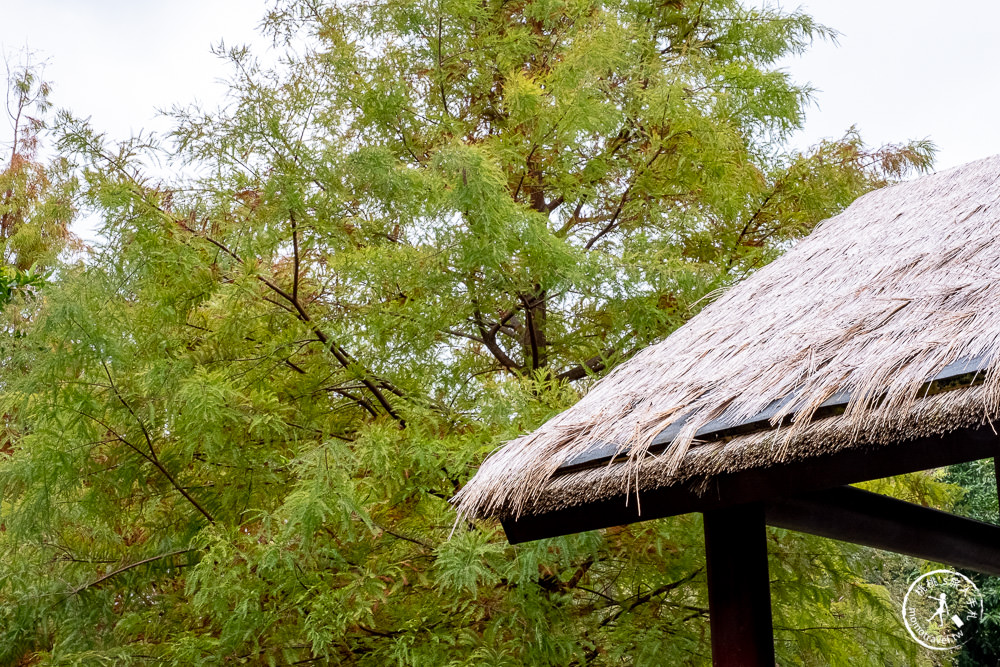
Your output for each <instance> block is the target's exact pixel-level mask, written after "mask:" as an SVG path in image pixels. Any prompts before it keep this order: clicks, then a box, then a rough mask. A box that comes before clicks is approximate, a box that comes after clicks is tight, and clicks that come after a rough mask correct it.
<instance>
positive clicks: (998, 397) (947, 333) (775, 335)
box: [455, 156, 1000, 667]
mask: <svg viewBox="0 0 1000 667" xmlns="http://www.w3.org/2000/svg"><path fill="white" fill-rule="evenodd" d="M995 422H998V423H1000V156H997V157H992V158H987V159H984V160H980V161H978V162H974V163H971V164H968V165H965V166H962V167H958V168H955V169H951V170H948V171H944V172H940V173H937V174H933V175H930V176H926V177H924V178H920V179H916V180H913V181H909V182H906V183H900V184H897V185H893V186H890V187H886V188H883V189H881V190H877V191H875V192H872V193H870V194H868V195H865V196H864V197H861V198H860V199H858V200H857V201H856V202H855V203H854V204H853V205H851V206H850V207H849V208H848V209H847V210H846V211H845V212H843V213H842V214H840V215H838V216H836V217H834V218H830V219H829V220H826V221H824V222H823V223H821V224H820V225H819V226H818V227H817V228H816V229H815V231H813V233H812V234H810V235H809V236H808V237H807V238H805V239H803V240H802V241H801V242H799V243H798V244H797V245H795V246H794V247H793V248H792V249H790V250H789V251H788V252H787V253H786V254H785V255H783V256H782V257H781V258H780V259H778V260H776V261H775V262H773V263H771V264H770V265H768V266H766V267H764V268H763V269H761V270H760V271H758V272H757V273H755V274H754V275H752V276H751V277H750V278H748V279H747V280H745V281H743V282H741V283H739V284H738V285H736V286H735V287H733V288H732V289H730V290H729V291H728V292H726V293H725V294H724V295H723V296H721V297H720V298H719V299H718V300H716V301H715V302H714V303H712V304H710V305H709V306H707V307H705V309H704V310H702V311H701V312H700V313H699V314H698V315H696V316H695V317H693V318H692V319H691V320H690V321H689V322H688V323H687V324H685V325H684V326H683V327H681V328H680V329H678V330H677V331H675V332H674V333H673V334H672V335H670V336H669V337H668V338H666V339H665V340H663V341H662V342H660V343H658V344H656V345H653V346H651V347H649V348H647V349H646V350H644V351H642V352H641V353H639V354H637V355H636V356H635V357H633V358H632V359H630V360H629V361H627V362H626V363H623V364H622V365H620V366H619V367H618V368H616V369H615V370H614V371H613V372H611V373H609V374H608V375H607V376H606V377H605V378H603V379H602V380H601V381H600V382H598V383H596V384H595V385H594V387H593V388H592V390H591V391H590V392H589V393H588V394H587V395H586V396H585V397H584V398H583V399H581V400H580V401H579V402H578V403H577V404H576V405H575V406H574V407H572V408H570V409H568V410H566V411H565V412H563V413H561V414H559V415H557V416H556V417H554V418H552V419H551V420H549V421H548V422H547V423H545V424H544V425H543V426H541V427H540V428H539V429H538V430H537V431H535V432H533V433H530V434H528V435H525V436H523V437H520V438H518V439H516V440H513V441H511V442H509V443H507V444H506V445H505V446H504V447H503V448H502V449H500V450H499V451H497V452H496V453H494V454H493V455H492V456H490V457H489V458H488V459H487V460H486V462H485V463H484V464H483V465H482V467H481V468H480V470H479V471H478V473H477V474H476V475H475V477H473V479H472V480H471V481H470V482H469V483H468V484H467V485H466V486H465V487H464V488H463V489H462V490H461V492H460V493H459V494H458V495H457V496H456V498H455V502H456V504H457V507H458V510H459V512H460V513H461V514H463V515H464V516H467V517H470V518H471V517H475V518H488V517H493V518H498V519H499V520H500V521H501V522H502V524H503V527H504V530H505V532H506V534H507V537H508V539H509V541H510V542H511V543H518V542H525V541H529V540H535V539H540V538H544V537H552V536H556V535H565V534H569V533H574V532H579V531H585V530H591V529H596V528H603V527H608V526H615V525H622V524H627V523H632V522H636V521H645V520H648V519H655V518H659V517H665V516H671V515H676V514H682V513H686V512H702V513H703V514H704V531H705V547H706V560H707V568H708V589H709V607H710V624H711V635H712V655H713V663H714V664H715V665H733V666H735V665H740V666H744V667H745V666H748V665H773V664H774V648H773V637H772V627H771V610H770V590H769V584H768V572H767V554H766V545H765V526H766V525H772V526H779V527H783V528H787V529H791V530H797V531H804V532H808V533H813V534H817V535H822V536H825V537H830V538H834V539H838V540H846V541H850V542H854V543H858V544H864V545H868V546H872V547H877V548H880V549H887V550H891V551H895V552H899V553H904V554H909V555H912V556H916V557H920V558H925V559H928V560H932V561H936V562H943V563H948V564H951V565H954V566H956V567H963V568H969V569H972V570H976V571H979V572H983V573H987V574H991V575H1000V527H997V526H994V525H990V524H986V523H982V522H978V521H973V520H970V519H966V518H962V517H958V516H954V515H951V514H948V513H945V512H940V511H937V510H934V509H930V508H926V507H922V506H919V505H915V504H911V503H907V502H903V501H900V500H897V499H894V498H890V497H886V496H883V495H878V494H874V493H870V492H866V491H862V490H860V489H857V488H854V487H851V486H848V485H850V484H853V483H856V482H862V481H866V480H871V479H877V478H880V477H887V476H891V475H898V474H902V473H907V472H914V471H918V470H926V469H930V468H936V467H940V466H946V465H950V464H955V463H960V462H965V461H971V460H975V459H982V458H988V457H994V456H995V455H997V454H1000V437H998V435H997V431H996V429H995ZM998 479H1000V475H998Z"/></svg>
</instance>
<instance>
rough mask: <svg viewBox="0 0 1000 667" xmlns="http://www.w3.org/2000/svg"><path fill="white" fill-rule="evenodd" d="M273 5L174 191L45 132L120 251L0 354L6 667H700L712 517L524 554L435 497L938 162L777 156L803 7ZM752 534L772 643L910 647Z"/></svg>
mask: <svg viewBox="0 0 1000 667" xmlns="http://www.w3.org/2000/svg"><path fill="white" fill-rule="evenodd" d="M266 25H267V27H268V29H269V30H271V31H272V33H273V35H274V37H275V39H276V40H277V41H278V43H279V44H282V45H284V46H285V47H286V48H287V58H286V61H285V62H284V63H283V65H282V66H281V67H279V68H278V69H277V70H276V71H267V70H262V69H261V68H260V67H259V66H258V65H257V64H256V63H255V61H254V60H253V59H252V57H251V56H250V55H249V54H248V53H247V52H246V51H245V50H242V49H236V50H233V51H231V52H230V53H229V54H228V55H229V57H231V58H232V60H233V62H234V65H235V72H236V74H235V75H234V80H233V82H232V96H233V97H232V99H233V104H232V106H231V107H230V108H229V109H228V110H225V111H218V112H214V111H213V112H204V111H200V110H197V109H184V110H179V111H178V112H177V114H176V115H177V129H176V131H175V134H174V138H175V139H176V141H177V146H178V149H177V154H176V156H175V157H176V158H177V159H180V160H186V161H189V162H191V163H194V164H195V165H197V166H198V167H199V172H200V173H202V174H204V176H203V178H201V179H200V180H198V181H197V182H194V183H181V182H177V183H155V182H152V181H151V180H149V179H146V178H145V177H144V176H143V173H142V168H141V165H142V158H143V155H144V153H145V151H147V150H149V148H150V147H149V146H148V145H147V144H146V143H145V142H143V141H141V140H136V141H133V142H129V143H126V144H124V145H121V146H111V145H108V144H107V143H106V142H105V140H104V139H103V137H101V136H100V135H99V134H98V133H95V132H94V131H93V130H92V129H91V128H89V127H87V126H86V124H84V123H80V122H78V121H75V120H73V119H72V118H70V117H69V116H66V115H64V116H62V117H61V120H60V126H59V129H60V132H61V133H62V147H63V150H64V151H65V152H66V155H67V157H68V158H70V159H72V160H73V161H74V163H75V165H76V168H77V172H76V173H77V174H78V175H79V177H80V182H81V183H82V184H83V190H84V192H83V195H84V201H83V203H84V204H85V205H87V206H89V207H93V208H95V209H97V210H99V211H100V212H101V215H102V218H103V221H104V228H103V232H104V234H105V237H106V239H107V240H106V244H105V246H104V248H103V249H102V252H100V253H99V254H96V255H95V256H94V257H93V259H92V261H90V262H88V263H86V264H79V265H66V266H62V267H60V269H59V271H58V272H57V274H56V275H55V276H54V277H53V279H52V282H51V283H50V284H49V285H47V286H46V287H45V288H44V297H45V298H44V299H43V300H41V301H40V302H39V303H38V304H37V309H36V310H35V311H33V316H32V317H31V318H29V320H30V321H29V322H28V326H27V330H26V333H25V337H24V340H23V344H20V345H17V346H15V347H14V348H13V349H14V351H13V353H12V357H11V364H9V367H10V369H11V371H10V372H9V373H8V374H7V376H5V377H4V387H5V393H4V395H3V401H4V409H5V411H6V412H7V414H8V415H10V420H11V427H10V430H11V432H12V434H13V435H12V438H13V440H12V442H13V444H12V446H10V447H8V448H6V449H5V450H4V453H3V454H2V458H0V494H2V496H0V498H2V504H0V521H2V525H3V530H2V531H0V662H5V663H10V664H16V663H19V662H30V661H37V662H46V663H88V664H89V663H102V662H106V663H112V662H113V663H131V662H136V663H138V662H145V661H160V662H165V663H170V664H183V665H188V664H201V663H205V664H211V663H217V662H225V661H244V662H257V663H266V664H289V663H295V662H302V661H316V662H323V663H330V664H359V665H386V664H400V665H434V666H437V665H466V664H467V665H481V664H495V665H517V664H532V665H535V664H537V665H543V664H595V665H600V664H635V665H661V664H670V665H700V664H705V663H706V662H707V660H708V651H709V649H708V642H707V601H706V594H705V590H704V552H703V546H702V537H701V524H700V521H699V519H698V518H697V517H694V516H682V517H677V518H674V519H670V520H662V521H655V522H648V523H644V524H639V525H634V526H629V527H624V528H618V529H611V530H608V531H604V532H601V533H596V532H595V533H587V534H582V535H574V536H569V537H564V538H559V539H551V540H544V541H540V542H537V543H533V544H529V545H523V546H519V547H516V548H515V547H511V546H509V545H507V544H506V542H505V541H504V539H503V536H502V534H501V533H500V531H499V529H498V527H497V526H494V525H492V524H485V523H484V524H477V525H466V524H460V525H458V526H455V525H454V522H455V517H454V515H453V513H452V511H451V509H450V506H449V505H448V502H447V500H448V498H450V497H451V496H452V495H453V494H454V493H455V491H456V490H457V489H458V488H460V486H461V485H462V484H463V483H464V482H465V480H467V479H468V477H469V476H470V475H471V473H472V472H473V471H474V470H475V467H476V465H477V464H478V463H479V462H480V461H481V460H482V458H483V457H484V456H485V454H486V453H487V452H488V451H489V450H491V449H492V448H494V447H495V446H497V445H498V444H499V443H501V442H503V441H504V440H506V439H509V438H511V437H513V436H515V435H517V434H519V433H522V432H524V431H526V430H528V429H531V428H533V427H535V426H537V425H538V424H540V423H541V422H542V421H543V420H544V419H546V418H547V417H549V416H551V415H553V414H555V413H556V412H558V411H559V410H562V409H564V408H565V407H567V406H568V405H571V404H572V403H573V402H574V401H575V400H576V399H577V398H578V397H579V395H580V394H581V393H582V392H583V391H585V390H586V387H587V386H588V385H589V383H590V382H591V381H592V378H593V377H594V376H595V375H598V374H600V373H602V372H604V371H605V370H606V369H607V368H610V367H611V366H613V365H614V364H616V363H618V362H620V361H621V360H623V359H626V358H628V357H629V356H630V355H632V354H634V353H635V352H636V351H637V350H639V349H642V348H643V347H645V346H647V345H648V344H650V343H651V342H654V341H656V340H659V339H661V338H662V337H664V336H666V335H668V334H669V333H670V332H671V331H672V330H673V329H674V328H676V327H677V326H679V325H680V324H682V323H683V322H684V321H685V320H686V319H687V318H689V317H690V316H691V315H692V314H694V313H695V312H696V311H697V310H698V308H699V307H700V306H701V305H702V304H704V303H705V302H706V301H708V300H710V298H711V296H712V294H714V293H715V291H716V290H718V289H720V288H723V287H725V286H727V285H729V284H731V283H733V282H734V281H736V280H739V279H740V278H741V277H743V276H744V275H746V274H747V273H748V272H750V271H752V270H754V269H755V268H756V267H759V266H761V265H762V264H764V263H766V262H767V261H769V260H770V259H772V258H773V257H775V256H776V255H777V254H779V253H780V252H781V251H782V250H783V249H785V248H787V247H788V245H789V244H791V243H793V242H794V241H795V240H796V239H797V238H800V237H801V236H802V235H803V234H805V233H807V232H808V231H809V230H810V229H811V228H812V226H813V225H814V224H815V223H816V222H818V221H819V220H821V219H823V218H825V217H828V216H829V215H831V214H834V213H836V212H838V211H839V210H841V209H842V208H843V207H844V206H846V205H847V204H849V203H850V202H851V201H852V200H853V199H854V198H855V197H857V196H858V195H859V194H861V193H863V192H865V191H867V190H869V189H870V188H873V187H876V186H879V185H882V184H884V183H886V182H887V181H889V180H892V179H895V178H898V177H900V176H902V175H903V174H905V173H906V172H908V171H909V170H911V169H925V168H927V167H928V165H929V162H930V158H931V149H930V146H929V145H927V144H924V143H917V144H910V145H905V146H895V147H892V146H890V147H885V148H882V149H877V150H870V149H867V148H865V146H864V145H863V143H862V142H861V140H860V139H859V137H858V136H857V134H856V133H855V132H853V131H850V132H848V134H847V135H846V136H845V137H844V138H843V139H842V140H839V141H831V142H827V143H824V144H822V145H820V146H818V147H816V148H815V149H814V150H813V151H811V152H809V153H808V154H800V153H791V154H789V153H787V152H786V151H784V149H783V141H784V139H785V138H786V137H787V136H788V133H789V132H790V131H791V130H792V129H794V128H795V127H797V126H798V125H799V124H800V123H801V120H802V113H803V108H804V105H805V104H806V102H807V101H808V95H809V90H808V89H807V88H805V87H802V86H798V85H796V84H794V83H793V82H792V81H790V80H789V78H788V77H787V75H785V74H784V73H782V72H781V71H779V70H776V69H775V67H774V64H775V62H776V61H777V60H778V59H779V58H781V57H783V56H785V55H788V54H794V53H798V52H800V51H802V50H803V49H804V48H805V47H806V46H807V45H808V44H809V42H810V41H811V40H812V39H814V38H821V37H824V36H826V35H828V34H829V32H828V31H827V30H826V29H825V28H823V27H821V26H818V25H816V24H815V23H814V22H813V21H812V20H811V19H810V18H809V17H808V16H805V15H804V14H802V13H799V12H793V13H787V14H786V13H781V12H779V11H777V10H770V9H767V10H760V11H749V10H746V9H744V8H742V7H741V6H740V5H739V4H738V3H737V2H734V1H732V0H712V1H709V2H701V3H697V4H693V3H687V2H682V1H678V0H666V1H663V2H652V3H651V2H635V1H633V0H612V1H609V2H596V1H593V0H528V1H523V2H513V3H511V2H500V1H494V0H488V1H487V2H482V1H480V0H477V1H475V2H472V1H471V0H446V1H445V0H435V1H434V2H430V1H428V0H390V1H385V2H377V3H368V4H363V3H350V2H345V3H330V4H322V3H318V2H312V1H308V2H307V1H301V2H299V1H290V2H284V3H282V4H280V5H279V6H278V8H277V9H276V10H275V11H274V12H273V13H272V14H271V15H270V16H269V17H268V19H267V22H266ZM936 484H937V483H936V482H935V481H934V480H933V479H931V478H927V477H923V478H915V481H912V483H910V484H909V486H906V485H900V488H901V489H903V488H905V489H907V490H909V491H910V492H914V493H920V494H924V497H927V498H939V497H940V492H939V491H938V487H937V486H936ZM893 488H895V487H893ZM453 529H454V535H452V531H453ZM449 537H450V539H449ZM771 544H772V547H771V548H772V552H773V553H772V568H774V569H773V572H775V573H780V575H779V576H778V580H779V584H778V585H777V586H776V588H775V613H776V619H777V621H776V622H777V623H778V626H779V627H778V633H779V639H780V641H779V643H778V651H779V656H780V659H781V660H782V662H783V663H788V664H803V665H818V664H828V663H829V661H830V657H831V656H845V657H846V658H856V659H859V660H864V659H866V656H870V655H872V654H871V653H866V652H865V650H866V647H872V646H875V647H878V648H877V649H871V650H875V651H876V655H877V656H878V659H879V661H880V663H881V664H914V663H915V662H916V661H917V660H918V656H917V655H916V653H915V645H913V644H911V643H909V642H907V641H905V637H904V635H903V634H902V633H901V629H900V627H899V625H900V623H899V618H898V614H897V613H896V611H895V609H894V608H893V605H892V599H893V598H892V593H893V592H892V591H890V590H889V589H887V588H886V586H885V584H886V582H880V581H869V580H868V579H870V576H868V575H866V574H865V571H866V569H867V568H866V567H865V565H864V561H865V557H864V556H863V555H860V554H861V552H859V551H858V550H854V549H847V548H841V547H837V546H834V545H832V544H830V543H827V542H823V541H821V540H817V539H813V538H804V537H801V536H796V535H791V534H784V533H780V534H779V533H774V534H773V535H772V539H771ZM866 577H867V578H866Z"/></svg>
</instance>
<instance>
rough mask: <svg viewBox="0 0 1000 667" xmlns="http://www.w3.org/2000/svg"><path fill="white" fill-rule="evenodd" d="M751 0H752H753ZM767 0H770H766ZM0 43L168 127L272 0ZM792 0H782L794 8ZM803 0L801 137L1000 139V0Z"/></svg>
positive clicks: (30, 23) (99, 6) (51, 6)
mask: <svg viewBox="0 0 1000 667" xmlns="http://www.w3.org/2000/svg"><path fill="white" fill-rule="evenodd" d="M747 1H748V2H751V1H752V0H747ZM760 1H762V2H763V1H766V0H760ZM5 5H6V6H5V7H4V17H3V21H2V23H0V49H2V51H3V52H4V53H6V54H8V55H11V56H13V57H14V61H15V62H16V61H17V52H18V51H19V50H21V49H23V48H25V47H28V48H30V49H32V50H34V51H35V52H36V59H37V60H47V62H48V64H47V66H46V70H45V75H46V78H47V79H48V80H49V81H51V82H52V84H53V87H54V92H53V95H52V101H53V102H54V103H55V105H56V106H57V107H65V108H68V109H70V110H71V111H73V112H74V113H75V114H76V115H77V116H81V117H87V116H89V117H90V118H91V121H92V123H93V125H94V126H95V128H97V129H99V130H104V131H107V132H108V134H109V135H110V136H112V137H118V138H125V137H128V136H129V135H130V134H131V133H134V132H136V131H138V130H139V129H153V130H161V131H162V130H165V129H167V128H168V127H169V125H170V123H169V121H168V120H167V119H164V118H161V117H158V116H157V109H163V108H169V107H170V106H172V105H175V104H186V103H190V102H194V101H196V100H197V101H200V102H202V103H204V104H206V105H207V106H209V107H211V106H214V105H216V104H218V103H220V102H221V101H222V100H223V97H224V94H225V86H224V85H223V84H222V83H220V79H223V78H224V77H226V75H227V73H228V70H227V68H226V65H225V63H223V62H222V61H220V60H219V59H218V58H216V57H215V56H213V55H211V53H210V47H211V46H212V45H213V44H217V43H218V42H219V40H225V42H226V43H227V44H237V43H244V42H250V43H254V44H256V46H257V47H258V48H259V49H263V48H266V46H267V42H266V41H265V40H264V39H263V38H261V37H260V36H259V34H258V33H257V32H256V26H257V25H258V24H259V22H260V19H261V18H262V17H263V15H264V13H265V12H266V10H267V7H268V6H269V5H270V2H269V1H268V0H172V1H171V2H142V1H136V0H31V1H30V2H29V1H28V0H14V1H13V2H8V3H5ZM796 6H798V5H796V4H793V3H785V4H784V7H785V8H786V9H794V8H795V7H796ZM801 7H802V8H803V9H804V10H805V11H806V12H808V13H810V14H812V15H813V16H814V17H815V18H816V19H817V20H818V21H819V22H820V23H823V24H825V25H827V26H829V27H832V28H834V29H835V30H837V31H839V32H840V36H839V38H838V42H839V46H835V45H833V44H831V43H822V42H819V43H816V44H815V45H814V46H813V48H812V49H811V50H810V51H809V52H808V53H807V54H806V55H804V56H801V57H797V58H792V59H789V60H787V61H784V62H782V63H781V66H782V67H784V68H785V69H787V70H788V71H789V72H791V73H792V75H793V77H794V78H795V79H796V80H798V81H802V82H809V83H811V84H812V85H813V86H814V87H815V88H816V89H817V92H816V97H815V99H816V106H814V107H812V108H810V110H809V113H808V115H807V124H806V127H805V129H804V130H803V131H802V132H800V133H798V134H797V135H796V136H795V137H794V139H793V143H794V144H795V145H796V146H798V147H801V148H805V147H807V146H809V145H811V144H813V143H815V142H816V141H818V140H819V139H821V138H823V137H836V136H840V135H842V134H843V132H844V131H845V130H846V129H847V128H848V127H850V126H851V125H856V126H857V127H858V129H859V130H860V132H861V135H862V137H863V138H864V139H865V140H866V141H867V142H868V143H869V144H882V143H889V142H901V141H905V140H907V139H915V138H925V137H929V138H930V139H931V140H933V141H934V142H935V143H936V144H937V146H938V148H939V153H938V160H937V167H938V168H939V169H941V168H947V167H951V166H955V165H958V164H962V163H964V162H968V161H970V160H974V159H977V158H980V157H985V156H988V155H992V154H994V153H998V152H1000V123H998V122H997V121H996V117H997V113H996V109H997V108H998V104H1000V86H998V85H997V78H998V77H997V74H996V73H995V71H994V70H995V69H996V67H997V66H998V65H1000V40H998V39H996V26H998V25H1000V3H995V2H986V1H983V0H952V1H951V2H949V3H948V4H947V5H942V4H941V3H940V2H935V3H933V4H932V3H930V2H928V1H926V0H911V1H909V2H903V1H902V0H866V1H865V2H861V1H860V0H804V1H803V2H802V4H801Z"/></svg>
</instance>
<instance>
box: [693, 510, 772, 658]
mask: <svg viewBox="0 0 1000 667" xmlns="http://www.w3.org/2000/svg"><path fill="white" fill-rule="evenodd" d="M704 516H705V560H706V564H707V569H708V606H709V618H710V623H711V628H712V664H713V665H714V667H774V634H773V630H772V627H771V580H770V577H769V575H768V571H767V533H766V529H765V524H764V507H763V505H761V504H759V503H752V504H746V505H737V506H734V507H727V508H725V509H716V510H711V511H708V512H705V514H704Z"/></svg>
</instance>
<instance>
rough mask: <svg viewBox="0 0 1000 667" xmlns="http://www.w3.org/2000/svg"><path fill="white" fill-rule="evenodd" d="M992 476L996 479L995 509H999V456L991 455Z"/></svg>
mask: <svg viewBox="0 0 1000 667" xmlns="http://www.w3.org/2000/svg"><path fill="white" fill-rule="evenodd" d="M993 476H994V477H995V478H996V481H997V510H998V511H1000V456H994V457H993ZM997 518H998V519H1000V517H997Z"/></svg>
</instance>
